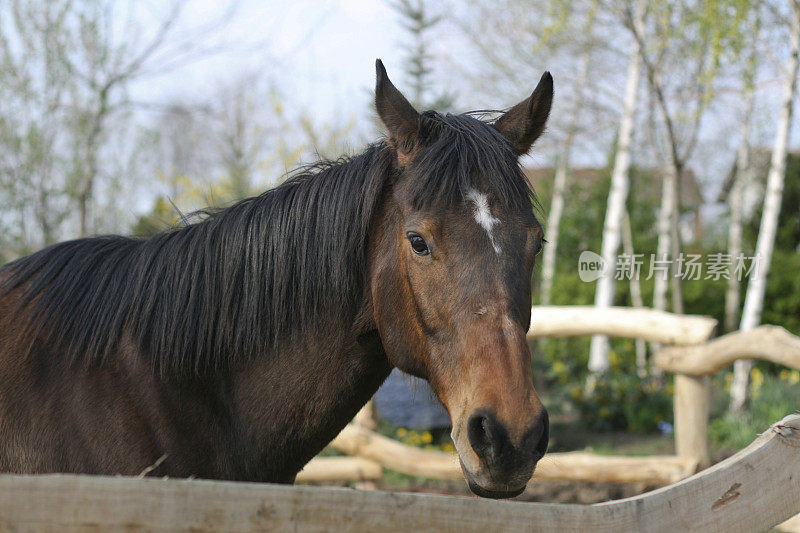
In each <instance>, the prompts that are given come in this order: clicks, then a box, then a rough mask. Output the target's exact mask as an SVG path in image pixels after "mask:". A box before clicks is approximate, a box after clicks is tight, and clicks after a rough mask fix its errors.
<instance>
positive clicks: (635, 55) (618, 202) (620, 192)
mask: <svg viewBox="0 0 800 533" xmlns="http://www.w3.org/2000/svg"><path fill="white" fill-rule="evenodd" d="M643 4H644V2H642V1H641V0H640V1H639V2H637V5H636V15H635V16H636V18H637V21H636V22H637V23H638V24H641V25H643V24H644V21H643V17H644V11H645V10H644V5H643ZM638 92H639V44H638V41H636V40H635V39H634V40H633V43H632V45H631V52H630V59H629V61H628V81H627V83H626V85H625V100H624V102H623V108H622V117H621V119H620V127H619V139H618V142H617V153H616V156H615V158H614V169H613V171H612V174H611V190H610V191H609V193H608V206H607V208H606V218H605V222H604V224H603V244H602V250H601V256H602V258H603V261H604V263H605V271H604V273H603V275H601V276H600V278H599V279H598V280H597V287H596V289H595V295H594V305H595V306H596V307H610V306H611V305H612V304H613V302H614V281H615V280H614V270H615V268H616V255H617V250H618V248H619V244H620V240H621V233H622V231H621V230H622V219H623V215H624V214H625V203H626V202H627V199H628V189H629V187H630V176H629V172H630V166H631V140H632V138H633V123H634V118H635V115H636V100H637V94H638ZM608 351H609V343H608V337H606V336H603V335H593V336H592V342H591V347H590V350H589V371H590V372H591V376H590V383H589V388H591V387H592V382H593V381H594V380H595V379H596V377H597V375H598V374H602V373H604V372H605V371H607V370H608V367H609V363H608Z"/></svg>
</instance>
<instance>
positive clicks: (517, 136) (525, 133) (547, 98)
mask: <svg viewBox="0 0 800 533" xmlns="http://www.w3.org/2000/svg"><path fill="white" fill-rule="evenodd" d="M552 103H553V77H552V76H551V75H550V73H549V72H545V73H544V74H543V75H542V79H540V80H539V84H538V85H537V86H536V89H534V90H533V94H531V95H530V96H529V97H528V98H527V99H525V100H523V101H522V102H520V103H518V104H517V105H515V106H514V107H512V108H511V109H509V110H508V111H506V112H505V113H504V114H503V115H502V116H501V117H500V118H498V119H497V121H496V122H495V123H494V127H495V128H496V129H497V131H499V132H500V133H501V134H502V135H503V137H505V138H506V139H507V140H508V142H509V143H511V146H512V147H513V148H514V150H515V151H516V152H517V154H519V155H524V154H526V153H528V150H530V149H531V146H533V143H534V141H536V139H538V138H539V136H540V135H541V134H542V132H544V126H545V124H546V123H547V117H548V116H549V115H550V105H551V104H552Z"/></svg>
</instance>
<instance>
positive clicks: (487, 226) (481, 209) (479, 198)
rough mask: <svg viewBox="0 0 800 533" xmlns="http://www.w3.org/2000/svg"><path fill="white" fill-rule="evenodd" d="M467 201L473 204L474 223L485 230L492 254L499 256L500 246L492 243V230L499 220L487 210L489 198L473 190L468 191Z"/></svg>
mask: <svg viewBox="0 0 800 533" xmlns="http://www.w3.org/2000/svg"><path fill="white" fill-rule="evenodd" d="M467 199H468V200H471V201H472V202H473V203H474V204H475V222H477V223H478V225H479V226H480V227H482V228H483V229H484V230H486V234H487V235H488V236H489V242H491V243H492V248H494V253H496V254H497V255H500V251H501V250H500V246H498V245H497V243H496V242H494V235H492V228H493V227H494V225H495V224H497V223H499V222H500V220H498V219H497V217H495V216H494V215H492V211H491V209H489V197H488V196H486V195H485V194H483V193H482V192H478V191H476V190H475V189H470V191H469V193H468V194H467Z"/></svg>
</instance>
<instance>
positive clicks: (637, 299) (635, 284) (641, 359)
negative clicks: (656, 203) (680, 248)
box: [622, 211, 647, 379]
mask: <svg viewBox="0 0 800 533" xmlns="http://www.w3.org/2000/svg"><path fill="white" fill-rule="evenodd" d="M622 249H623V250H624V251H625V255H627V256H628V257H630V261H631V262H630V268H629V269H628V272H629V274H630V280H629V281H630V291H631V303H633V307H635V308H637V309H640V308H642V307H644V301H643V299H642V287H641V285H640V284H639V274H640V273H639V272H638V270H637V267H636V266H635V261H634V257H633V256H634V249H633V232H632V231H631V217H630V214H629V213H628V212H627V211H625V219H624V220H623V228H622ZM635 342H636V374H637V375H638V376H639V377H640V378H642V379H644V378H646V377H647V343H646V342H645V341H644V339H636V340H635Z"/></svg>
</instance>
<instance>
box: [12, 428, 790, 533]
mask: <svg viewBox="0 0 800 533" xmlns="http://www.w3.org/2000/svg"><path fill="white" fill-rule="evenodd" d="M797 512H800V416H797V415H793V416H789V417H786V418H785V419H784V420H782V421H781V422H779V423H778V424H776V425H774V426H773V427H772V428H771V429H770V430H769V431H767V432H766V433H765V434H764V435H763V436H761V437H760V438H758V439H757V440H756V441H755V442H754V443H753V444H752V445H750V446H749V447H748V448H746V449H745V450H743V451H741V452H739V453H738V454H736V455H734V456H733V457H731V458H729V459H727V460H726V461H723V462H722V463H719V464H717V465H715V466H713V467H712V468H710V469H708V470H706V471H704V472H701V473H699V474H696V475H694V476H692V477H691V478H689V479H686V480H684V481H681V482H679V483H677V484H675V485H672V486H670V487H665V488H662V489H659V490H657V491H654V492H651V493H648V494H644V495H641V496H637V497H634V498H629V499H626V500H620V501H616V502H610V503H604V504H598V505H590V506H581V505H557V504H535V503H520V502H495V501H489V500H481V499H476V498H464V497H454V496H436V495H421V494H403V493H391V492H380V491H375V492H359V491H354V490H349V489H336V488H318V487H302V486H301V487H290V486H277V485H268V484H257V483H233V482H215V481H201V480H158V479H136V478H107V477H92V476H71V475H49V476H17V475H2V476H0V530H3V531H97V530H100V531H121V530H150V531H158V530H171V531H262V530H267V531H269V530H280V531H283V530H289V529H292V530H301V531H331V530H335V531H353V532H364V531H376V530H389V529H391V530H397V529H403V530H413V531H420V532H421V531H445V532H448V531H449V532H454V533H465V532H469V531H481V532H482V531H485V530H486V529H487V528H491V530H492V531H522V530H536V531H545V532H546V531H559V532H560V531H570V530H572V531H575V530H581V531H614V532H617V531H648V532H649V531H656V532H657V531H712V532H713V531H720V532H722V531H724V532H726V533H727V532H737V531H761V530H765V529H768V528H770V527H772V526H774V525H775V524H778V523H780V522H782V521H784V520H786V519H788V518H789V517H790V516H792V515H794V514H796V513H797Z"/></svg>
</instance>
